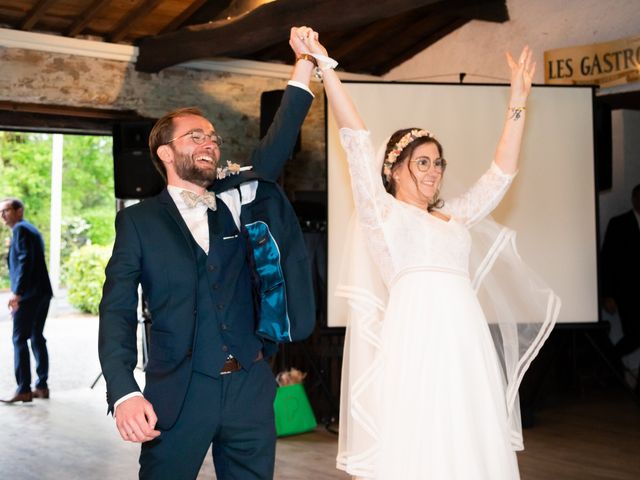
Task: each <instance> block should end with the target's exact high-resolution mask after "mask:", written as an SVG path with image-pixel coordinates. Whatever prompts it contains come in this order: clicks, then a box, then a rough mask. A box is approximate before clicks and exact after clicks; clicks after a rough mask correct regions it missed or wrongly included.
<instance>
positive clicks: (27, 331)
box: [13, 302, 33, 393]
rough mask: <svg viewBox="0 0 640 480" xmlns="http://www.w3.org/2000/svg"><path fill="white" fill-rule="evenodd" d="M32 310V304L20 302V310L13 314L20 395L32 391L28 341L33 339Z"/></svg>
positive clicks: (14, 348) (15, 358)
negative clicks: (30, 338)
mask: <svg viewBox="0 0 640 480" xmlns="http://www.w3.org/2000/svg"><path fill="white" fill-rule="evenodd" d="M32 310H33V309H32V308H31V304H30V302H20V304H19V306H18V309H17V310H16V311H15V312H13V366H14V372H15V376H16V383H17V385H18V387H17V392H18V393H25V392H30V391H31V363H30V359H29V346H28V344H27V340H28V339H29V337H31V330H32V319H33V317H32V314H33V311H32Z"/></svg>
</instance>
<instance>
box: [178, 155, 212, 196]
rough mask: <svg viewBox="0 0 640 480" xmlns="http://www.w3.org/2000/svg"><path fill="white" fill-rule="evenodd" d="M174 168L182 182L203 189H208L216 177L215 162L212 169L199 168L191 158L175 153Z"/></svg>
mask: <svg viewBox="0 0 640 480" xmlns="http://www.w3.org/2000/svg"><path fill="white" fill-rule="evenodd" d="M174 151H175V150H174ZM174 166H175V169H176V173H177V174H178V176H179V177H180V178H181V179H182V180H185V181H187V182H191V183H193V184H195V185H198V186H200V187H204V188H207V187H209V186H210V185H211V184H212V183H213V182H214V180H215V179H216V178H217V175H218V169H217V168H216V167H217V166H218V165H217V162H216V163H215V164H214V165H213V167H212V168H207V169H204V168H200V167H198V165H197V164H196V162H195V160H193V158H191V157H190V156H189V155H185V154H184V153H181V152H175V162H174Z"/></svg>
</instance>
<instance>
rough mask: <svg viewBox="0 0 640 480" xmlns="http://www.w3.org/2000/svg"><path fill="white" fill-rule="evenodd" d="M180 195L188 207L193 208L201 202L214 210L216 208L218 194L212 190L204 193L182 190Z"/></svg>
mask: <svg viewBox="0 0 640 480" xmlns="http://www.w3.org/2000/svg"><path fill="white" fill-rule="evenodd" d="M180 196H181V197H182V199H183V200H184V203H185V204H186V205H187V207H191V208H193V207H195V206H196V205H198V204H199V203H201V204H202V205H205V206H206V207H207V208H209V209H211V210H213V211H215V210H216V195H215V194H214V193H212V192H205V193H204V194H202V195H198V194H197V193H194V192H190V191H189V190H182V191H181V192H180Z"/></svg>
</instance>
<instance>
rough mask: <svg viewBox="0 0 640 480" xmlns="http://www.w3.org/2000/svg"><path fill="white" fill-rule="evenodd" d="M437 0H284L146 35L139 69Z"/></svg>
mask: <svg viewBox="0 0 640 480" xmlns="http://www.w3.org/2000/svg"><path fill="white" fill-rule="evenodd" d="M435 2H436V0H377V1H375V2H372V1H371V0H350V1H349V8H345V2H344V0H295V1H284V0H278V1H275V2H271V3H267V4H264V5H262V6H260V7H258V8H256V9H255V10H253V11H251V12H250V13H248V14H246V15H243V16H241V17H237V18H234V19H231V20H220V21H217V22H212V23H209V24H205V25H197V26H192V27H187V28H184V29H182V30H180V31H177V32H173V33H168V34H165V35H160V36H157V37H152V38H146V39H143V40H142V41H141V42H140V44H139V53H138V61H137V63H136V69H137V70H139V71H142V72H158V71H160V70H162V69H163V68H166V67H169V66H172V65H176V64H178V63H182V62H186V61H188V60H194V59H198V58H207V57H215V56H233V55H245V56H246V55H248V54H251V53H252V52H255V51H257V50H261V49H264V48H265V47H268V46H269V45H273V44H275V43H278V42H279V41H284V40H286V39H287V38H288V36H289V29H290V27H291V26H292V25H312V26H313V28H314V29H316V30H318V31H323V30H335V29H346V28H356V27H359V26H361V25H366V24H368V23H371V22H373V21H375V20H377V19H379V18H384V17H387V16H393V15H398V14H401V13H403V12H407V11H410V10H413V9H416V8H419V7H421V6H424V5H429V4H432V3H435ZM336 12H340V14H339V15H337V14H336Z"/></svg>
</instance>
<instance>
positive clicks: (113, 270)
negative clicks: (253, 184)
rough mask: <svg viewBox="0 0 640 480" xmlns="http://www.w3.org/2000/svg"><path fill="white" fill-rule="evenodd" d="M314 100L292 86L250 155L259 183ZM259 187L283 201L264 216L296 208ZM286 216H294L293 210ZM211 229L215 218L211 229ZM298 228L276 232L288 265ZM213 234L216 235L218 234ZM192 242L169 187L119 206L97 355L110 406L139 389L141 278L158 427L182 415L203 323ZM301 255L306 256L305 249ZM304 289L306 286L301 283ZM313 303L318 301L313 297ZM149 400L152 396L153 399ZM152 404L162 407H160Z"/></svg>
mask: <svg viewBox="0 0 640 480" xmlns="http://www.w3.org/2000/svg"><path fill="white" fill-rule="evenodd" d="M311 100H312V97H311V95H309V93H308V92H305V91H304V90H302V89H300V88H296V87H290V86H289V87H287V89H286V90H285V94H284V95H283V98H282V102H281V106H280V109H279V110H278V112H277V113H276V116H275V117H274V121H273V123H272V126H271V128H270V129H269V132H268V133H267V135H266V136H265V138H264V139H263V140H262V141H261V142H260V145H259V147H258V148H257V149H256V150H255V151H254V152H253V154H252V157H251V164H252V165H253V169H254V170H253V171H254V173H253V174H252V176H251V177H252V178H257V177H259V178H264V179H269V180H264V182H262V183H265V185H270V184H272V183H271V182H270V180H274V179H275V178H276V177H277V175H278V173H279V172H280V171H281V169H282V167H283V166H284V163H285V162H286V160H287V159H289V157H290V155H291V152H292V150H293V147H294V145H295V141H296V138H297V135H298V131H299V129H300V126H301V125H302V122H303V120H304V118H305V116H306V114H307V111H308V109H309V106H310V105H311ZM238 177H239V178H240V176H238ZM217 183H218V182H216V185H217ZM262 190H264V192H262ZM258 191H260V195H257V196H256V200H258V199H260V202H259V203H263V202H262V200H264V201H265V202H266V203H269V202H270V201H273V203H274V205H279V207H269V208H266V210H263V211H266V212H267V213H266V216H265V219H266V220H267V221H274V222H275V223H278V224H279V223H280V222H281V219H280V216H281V215H282V214H281V211H282V210H283V209H285V210H286V209H287V207H288V208H289V209H290V208H291V207H290V206H289V205H288V204H286V205H285V204H284V203H283V198H282V196H281V194H280V192H279V191H278V190H277V189H276V190H274V188H273V187H271V188H269V187H265V188H264V189H263V186H262V185H260V186H259V187H258ZM274 191H275V192H278V193H273V192H274ZM219 208H220V207H219ZM245 210H247V206H246V205H245V206H243V208H242V212H241V217H242V216H246V215H247V213H246V212H245ZM284 217H285V218H286V219H290V220H293V218H292V216H291V214H290V211H288V212H287V213H286V214H285V215H284ZM211 228H212V227H211V225H210V232H211ZM296 228H297V229H298V231H299V227H298V225H297V221H296V222H295V224H294V225H287V226H286V227H283V228H282V231H283V233H282V234H280V233H277V235H278V237H282V238H284V239H285V241H284V244H283V264H289V262H290V260H289V258H290V257H292V256H293V257H295V256H297V255H298V254H299V253H300V249H299V248H298V247H297V246H295V245H289V244H287V240H286V239H288V238H290V236H289V235H288V233H287V232H289V231H291V230H292V229H293V230H295V229H296ZM285 230H286V232H285ZM214 234H215V232H214ZM294 237H295V235H294ZM300 238H302V237H301V235H300ZM211 240H212V242H213V241H215V238H212V239H211ZM193 243H194V242H193V238H192V236H191V233H190V232H189V230H188V228H187V226H186V225H185V223H184V221H183V219H182V217H181V216H180V213H179V212H178V209H177V207H176V206H175V204H174V203H173V200H172V199H171V198H170V196H169V194H168V192H167V191H166V190H165V191H163V192H162V193H161V194H160V195H158V196H157V197H153V198H150V199H148V200H145V201H143V202H141V203H140V204H138V205H135V206H132V207H129V208H126V209H124V210H122V211H121V212H119V213H118V215H117V217H116V240H115V244H114V249H113V254H112V257H111V260H110V261H109V264H108V265H107V269H106V280H105V285H104V289H103V297H102V301H101V303H100V331H99V354H100V362H101V365H102V371H103V373H104V377H105V379H106V382H107V402H108V404H109V410H110V411H112V410H113V403H114V402H115V401H116V400H118V399H119V398H121V397H122V396H124V395H126V394H128V393H131V392H134V391H139V387H138V385H137V383H136V382H135V380H134V377H133V369H134V368H135V365H136V362H137V353H136V352H137V349H136V335H135V333H136V327H137V316H136V307H137V302H138V297H137V286H138V284H141V285H142V288H143V291H144V293H145V295H146V297H147V299H148V305H149V309H150V311H151V317H152V320H153V323H152V325H151V332H150V339H151V345H152V347H153V348H151V349H150V351H149V365H156V366H157V365H159V364H161V363H162V364H163V368H162V369H156V368H154V371H153V372H151V373H152V374H150V373H149V372H147V389H150V390H151V391H152V392H158V395H160V392H162V393H161V398H160V401H161V402H163V403H166V404H168V405H171V408H170V409H168V410H167V411H166V412H165V415H164V416H163V417H164V418H167V419H168V420H166V421H163V422H162V423H160V421H159V426H160V427H161V428H168V427H169V426H170V424H172V423H173V422H172V421H171V420H172V419H174V418H175V417H176V416H177V414H178V412H179V409H180V407H181V405H182V401H183V399H184V396H185V394H186V389H187V386H188V381H189V378H190V375H191V371H192V366H193V365H192V353H193V347H194V341H195V336H196V331H197V328H198V325H197V321H198V315H197V312H196V311H195V309H194V305H195V296H196V292H197V291H198V284H197V282H198V276H197V273H196V272H197V263H196V256H195V255H194V253H193ZM294 243H295V241H294ZM212 245H213V243H212ZM302 247H304V245H302ZM304 258H305V260H306V256H305V257H304ZM224 267H225V266H222V268H224ZM296 268H297V269H300V270H301V272H300V273H298V274H297V275H298V276H299V277H300V278H304V277H308V283H309V285H311V278H310V274H309V272H308V265H306V264H303V262H300V263H299V264H298V265H296ZM305 270H306V273H305V272H304V271H305ZM292 275H294V276H295V275H296V274H295V273H292ZM302 291H303V292H305V291H306V290H305V288H304V286H303V288H302ZM308 302H309V303H310V304H311V308H313V300H312V298H309V299H308ZM314 320H315V319H314V318H313V317H307V318H304V319H302V318H301V321H304V322H306V323H307V325H306V326H303V327H301V328H300V329H299V330H300V332H301V334H306V335H308V334H309V333H310V332H311V329H312V327H313V322H314ZM309 322H310V324H311V327H309V326H308V324H309ZM296 330H298V329H297V328H296ZM160 356H161V357H160ZM156 357H158V358H156ZM150 401H152V403H154V399H153V398H150ZM154 407H155V408H156V410H157V408H158V407H157V406H155V405H154ZM159 418H160V415H159Z"/></svg>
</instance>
